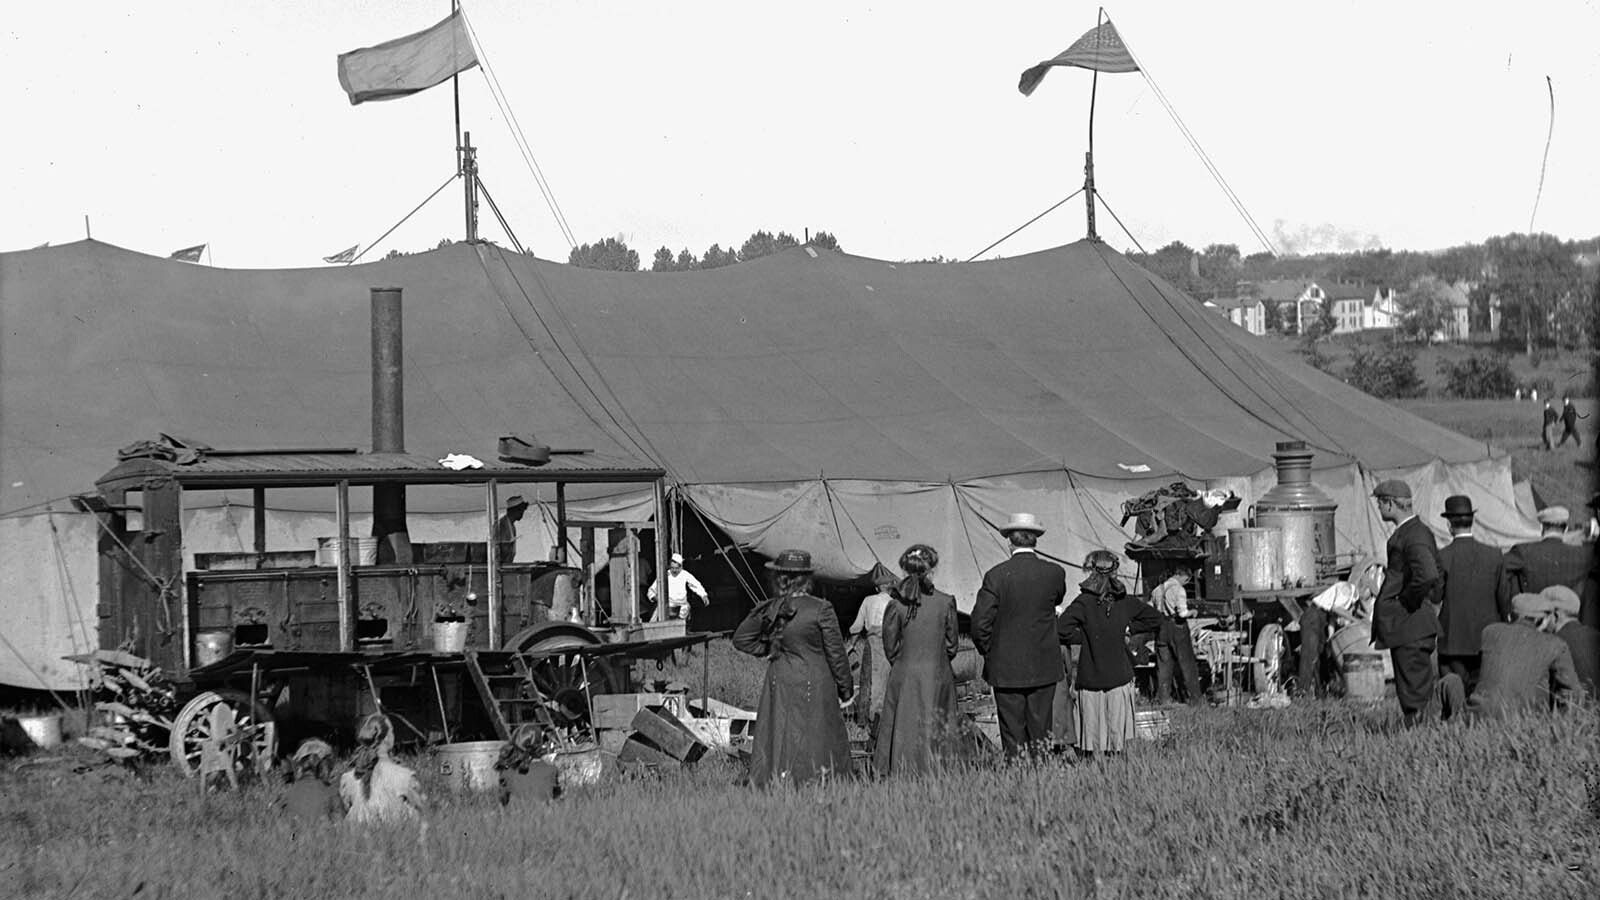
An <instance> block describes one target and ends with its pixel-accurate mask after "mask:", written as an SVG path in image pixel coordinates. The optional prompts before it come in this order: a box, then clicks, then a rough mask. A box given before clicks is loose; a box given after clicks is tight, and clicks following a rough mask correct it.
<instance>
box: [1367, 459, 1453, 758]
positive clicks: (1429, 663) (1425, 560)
mask: <svg viewBox="0 0 1600 900" xmlns="http://www.w3.org/2000/svg"><path fill="white" fill-rule="evenodd" d="M1372 496H1373V498H1374V499H1375V500H1376V501H1377V503H1378V515H1380V516H1382V517H1383V520H1384V521H1385V522H1393V523H1394V524H1395V529H1394V533H1393V534H1391V535H1389V541H1388V544H1387V549H1388V555H1389V564H1388V567H1387V568H1386V569H1385V570H1384V575H1383V586H1382V587H1380V588H1378V598H1377V601H1376V602H1375V603H1374V605H1373V612H1372V640H1373V643H1375V644H1377V645H1378V646H1379V647H1381V648H1384V649H1387V650H1388V651H1389V657H1390V659H1391V660H1392V661H1393V663H1394V694H1395V699H1397V700H1399V701H1400V713H1401V715H1402V717H1403V718H1404V720H1405V723H1406V725H1408V726H1410V725H1416V724H1418V723H1419V722H1421V721H1422V719H1423V716H1425V715H1426V714H1427V712H1428V709H1429V707H1430V705H1431V704H1432V703H1433V698H1434V686H1435V684H1436V682H1437V680H1438V679H1437V673H1436V672H1435V670H1434V662H1433V651H1434V646H1435V645H1436V644H1437V642H1438V635H1439V617H1438V615H1437V614H1436V613H1435V612H1434V604H1435V603H1436V602H1437V600H1438V596H1439V584H1440V578H1439V548H1438V545H1437V544H1435V543H1434V541H1433V532H1431V531H1429V530H1428V526H1426V525H1424V524H1422V521H1421V520H1419V519H1418V518H1417V516H1416V514H1415V513H1414V512H1412V511H1411V487H1410V486H1409V485H1407V484H1406V483H1405V482H1404V481H1401V480H1399V479H1397V478H1392V479H1389V480H1388V481H1382V482H1379V483H1378V487H1377V488H1376V489H1375V490H1373V492H1372Z"/></svg>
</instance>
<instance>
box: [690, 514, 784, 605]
mask: <svg viewBox="0 0 1600 900" xmlns="http://www.w3.org/2000/svg"><path fill="white" fill-rule="evenodd" d="M686 505H687V506H688V507H689V509H690V511H692V512H693V513H694V514H695V516H696V517H698V518H699V519H700V524H701V526H702V527H704V528H705V529H706V533H707V534H709V533H710V532H711V523H710V522H708V521H706V517H705V514H704V513H702V512H701V511H700V510H699V508H698V507H696V506H695V505H694V501H692V500H691V501H688V502H687V503H686ZM737 546H738V545H737V543H735V547H737ZM721 555H722V557H723V559H725V560H726V561H727V563H728V569H729V570H731V571H732V572H733V577H734V579H735V580H737V581H738V582H739V588H740V589H741V590H743V591H744V593H745V596H746V597H749V598H750V601H751V602H752V603H754V604H756V605H758V606H759V605H760V604H761V603H762V602H763V601H764V600H765V599H766V598H765V597H764V596H763V595H762V594H760V593H759V592H757V591H756V589H755V588H753V587H751V586H750V585H751V582H754V583H756V584H760V583H761V576H760V575H758V574H756V571H755V570H754V569H750V570H749V571H750V581H746V580H745V577H744V573H742V572H740V571H739V566H738V565H735V564H734V561H733V557H734V554H732V553H726V552H724V553H722V554H721ZM738 557H739V562H740V563H741V564H743V565H744V566H746V567H748V566H749V565H750V563H749V561H748V560H746V559H745V558H744V554H742V553H740V554H738Z"/></svg>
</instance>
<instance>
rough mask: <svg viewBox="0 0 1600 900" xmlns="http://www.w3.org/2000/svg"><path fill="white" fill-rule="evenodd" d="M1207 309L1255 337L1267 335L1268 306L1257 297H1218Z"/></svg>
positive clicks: (1209, 301) (1207, 305)
mask: <svg viewBox="0 0 1600 900" xmlns="http://www.w3.org/2000/svg"><path fill="white" fill-rule="evenodd" d="M1205 305H1206V307H1207V308H1209V309H1211V310H1212V311H1213V312H1215V313H1217V314H1218V315H1220V316H1223V317H1224V318H1226V319H1227V320H1228V321H1229V322H1232V323H1233V324H1235V325H1237V326H1239V327H1240V328H1243V329H1244V330H1245V331H1248V332H1250V333H1251V334H1254V335H1263V334H1266V333H1267V305H1266V304H1265V303H1262V302H1261V300H1260V299H1258V298H1255V297H1218V298H1216V299H1215V300H1207V301H1206V302H1205Z"/></svg>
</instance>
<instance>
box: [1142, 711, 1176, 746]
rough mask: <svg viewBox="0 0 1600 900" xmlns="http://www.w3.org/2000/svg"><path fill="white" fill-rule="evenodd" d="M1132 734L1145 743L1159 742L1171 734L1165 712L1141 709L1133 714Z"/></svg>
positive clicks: (1170, 724) (1170, 727)
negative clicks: (1145, 741)
mask: <svg viewBox="0 0 1600 900" xmlns="http://www.w3.org/2000/svg"><path fill="white" fill-rule="evenodd" d="M1133 728H1134V731H1133V733H1134V734H1136V735H1138V736H1139V737H1140V738H1143V739H1144V740H1147V741H1159V740H1161V739H1162V738H1164V737H1166V736H1167V735H1169V734H1171V733H1172V722H1171V721H1170V720H1169V719H1168V717H1167V712H1166V710H1162V709H1141V710H1139V711H1138V712H1136V713H1134V714H1133Z"/></svg>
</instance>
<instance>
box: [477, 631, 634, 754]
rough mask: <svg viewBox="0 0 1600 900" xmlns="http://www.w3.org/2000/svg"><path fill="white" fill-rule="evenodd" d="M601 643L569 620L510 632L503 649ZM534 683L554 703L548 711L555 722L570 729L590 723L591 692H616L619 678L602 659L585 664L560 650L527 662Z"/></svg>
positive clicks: (563, 647)
mask: <svg viewBox="0 0 1600 900" xmlns="http://www.w3.org/2000/svg"><path fill="white" fill-rule="evenodd" d="M601 643H604V642H603V641H601V640H600V636H599V635H597V634H595V633H594V632H592V631H590V630H589V629H587V628H585V627H583V626H582V625H577V624H574V623H572V622H542V623H540V624H538V625H534V626H532V627H530V628H524V629H523V630H522V631H519V632H517V633H516V634H515V635H512V637H511V639H510V640H508V641H506V644H505V649H507V650H516V651H518V652H521V653H530V654H542V653H550V652H552V651H558V650H570V649H574V648H578V647H593V646H596V645H599V644H601ZM528 668H529V670H530V671H531V672H532V673H533V681H534V684H536V685H538V686H539V693H541V694H543V695H544V696H545V697H546V698H547V699H549V700H550V701H551V703H552V704H553V705H554V707H555V708H554V709H552V710H551V714H552V715H553V716H554V717H555V718H556V724H558V725H563V726H566V727H573V728H586V727H588V725H589V698H590V697H591V696H592V695H594V694H612V693H616V692H617V691H618V690H619V688H618V687H617V684H618V680H617V678H616V673H615V672H614V671H612V668H611V665H610V664H609V663H608V662H606V661H604V660H598V659H596V660H590V661H588V662H587V663H585V661H584V660H583V659H581V658H579V657H578V656H577V655H576V654H571V653H560V654H556V655H552V656H543V657H540V658H537V659H530V660H529V661H528Z"/></svg>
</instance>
